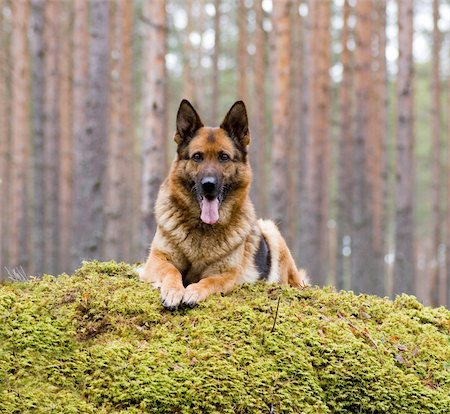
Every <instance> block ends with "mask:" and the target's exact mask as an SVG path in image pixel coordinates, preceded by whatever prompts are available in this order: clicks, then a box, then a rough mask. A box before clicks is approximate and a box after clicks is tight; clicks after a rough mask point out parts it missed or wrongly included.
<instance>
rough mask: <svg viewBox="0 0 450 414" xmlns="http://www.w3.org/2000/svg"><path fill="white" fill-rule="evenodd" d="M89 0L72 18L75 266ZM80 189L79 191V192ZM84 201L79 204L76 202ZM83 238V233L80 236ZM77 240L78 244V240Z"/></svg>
mask: <svg viewBox="0 0 450 414" xmlns="http://www.w3.org/2000/svg"><path fill="white" fill-rule="evenodd" d="M88 23H89V3H88V1H87V0H78V1H76V2H75V3H74V22H73V62H76V64H74V65H73V139H74V141H73V142H74V158H73V197H74V205H73V221H72V231H73V247H72V251H71V254H72V266H73V267H77V266H79V265H80V257H81V255H82V254H83V253H82V251H81V247H82V246H81V240H80V241H79V242H76V236H75V233H76V232H77V227H78V220H83V203H84V200H83V197H84V196H83V194H82V193H81V191H82V190H83V187H82V184H83V183H81V182H77V181H78V180H80V179H81V177H82V175H83V174H84V171H83V168H84V164H83V151H84V145H85V143H84V138H83V137H84V126H85V123H86V113H85V104H86V96H87V79H88V76H89V46H88V45H89V27H88ZM78 193H80V194H78ZM78 203H81V204H80V205H77V204H78ZM78 237H79V238H80V239H81V238H82V234H80V235H79V236H78ZM76 243H78V245H77V244H76Z"/></svg>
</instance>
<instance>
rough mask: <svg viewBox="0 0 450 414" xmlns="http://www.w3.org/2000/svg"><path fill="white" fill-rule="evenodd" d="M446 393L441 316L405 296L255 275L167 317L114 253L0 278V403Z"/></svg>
mask: <svg viewBox="0 0 450 414" xmlns="http://www.w3.org/2000/svg"><path fill="white" fill-rule="evenodd" d="M278 301H279V310H278V316H277V318H276V323H275V327H274V329H273V330H272V328H273V326H274V318H275V314H276V308H277V304H278ZM449 394H450V312H449V311H448V310H445V309H444V308H440V309H430V308H426V307H424V306H422V305H421V304H420V303H418V302H417V301H416V299H414V298H413V297H410V296H401V297H398V298H397V299H396V300H395V301H389V300H387V299H380V298H378V297H374V296H366V295H359V296H356V295H354V294H353V293H351V292H340V293H336V292H334V291H333V290H331V289H317V288H307V289H304V290H296V289H292V288H289V287H279V286H268V285H264V284H256V285H251V286H243V287H241V288H238V289H236V290H235V291H234V292H233V293H232V294H230V295H228V296H226V297H221V296H218V295H215V296H212V297H210V298H209V299H208V300H207V301H206V302H204V303H203V304H201V305H200V306H198V307H197V308H195V309H181V310H178V311H175V312H169V311H166V310H164V309H163V308H162V306H161V304H160V300H159V295H158V292H156V291H155V290H153V289H152V288H151V287H150V286H149V285H146V284H143V283H141V282H139V281H137V280H136V277H135V275H134V271H133V268H132V267H130V266H128V265H125V264H116V263H113V262H109V263H98V262H92V263H86V264H85V265H84V266H83V267H82V268H81V269H79V270H78V271H76V272H75V274H74V275H73V276H67V275H65V276H64V275H63V276H61V277H58V278H55V277H51V276H46V277H44V278H43V279H42V280H32V281H29V282H25V283H17V282H16V283H11V284H6V285H3V286H0V412H5V413H27V412H36V413H118V412H127V413H144V412H150V413H233V414H234V413H334V412H346V413H408V414H411V413H450V396H449Z"/></svg>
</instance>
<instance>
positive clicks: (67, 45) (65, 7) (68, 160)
mask: <svg viewBox="0 0 450 414" xmlns="http://www.w3.org/2000/svg"><path fill="white" fill-rule="evenodd" d="M72 16H73V3H72V2H64V3H61V5H60V19H59V25H58V33H59V34H58V37H59V39H61V41H60V53H59V56H58V59H59V73H60V76H59V91H60V93H59V107H60V118H59V119H60V127H59V130H60V163H59V183H60V188H59V217H60V246H61V247H60V260H59V261H60V271H61V272H69V270H70V266H71V264H70V260H71V256H70V251H71V245H72V216H73V212H72V206H73V202H72V200H73V199H72V197H73V175H72V169H73V130H72V125H73V124H72V121H73V119H72V113H73V106H72V102H73V95H72V87H71V79H72V70H73V66H72V59H71V56H72V40H71V36H70V35H69V34H70V33H71V30H72V26H71V19H72ZM77 64H78V62H77Z"/></svg>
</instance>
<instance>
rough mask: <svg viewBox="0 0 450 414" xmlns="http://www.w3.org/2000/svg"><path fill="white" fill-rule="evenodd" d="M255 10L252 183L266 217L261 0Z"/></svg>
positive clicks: (259, 208)
mask: <svg viewBox="0 0 450 414" xmlns="http://www.w3.org/2000/svg"><path fill="white" fill-rule="evenodd" d="M254 9H255V18H256V26H255V34H254V43H255V56H254V59H253V84H254V87H253V91H254V96H253V105H252V111H253V122H252V123H251V125H250V129H251V143H250V145H251V146H252V148H253V151H252V152H251V155H253V158H252V159H251V162H252V169H253V183H252V190H253V191H252V200H253V202H254V203H255V207H256V212H257V213H258V215H259V216H262V217H264V216H265V215H266V214H267V191H266V188H267V175H266V166H267V154H266V152H267V146H266V145H267V129H266V88H265V86H266V68H267V60H266V33H265V32H264V28H263V20H264V10H263V8H262V2H260V1H256V2H255V3H254Z"/></svg>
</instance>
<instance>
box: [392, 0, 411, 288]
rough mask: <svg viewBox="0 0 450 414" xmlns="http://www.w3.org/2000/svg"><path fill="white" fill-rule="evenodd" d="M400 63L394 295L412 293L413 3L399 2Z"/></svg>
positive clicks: (407, 1)
mask: <svg viewBox="0 0 450 414" xmlns="http://www.w3.org/2000/svg"><path fill="white" fill-rule="evenodd" d="M398 5H399V8H398V24H399V37H398V41H399V51H400V54H399V59H398V75H397V101H398V109H397V112H398V120H397V122H398V127H397V170H396V177H397V182H396V215H395V277H394V292H393V293H394V294H400V293H402V292H406V293H410V294H413V293H414V292H415V273H416V254H415V247H414V246H415V240H414V128H413V123H414V109H413V105H414V104H413V96H414V91H413V79H414V65H413V51H412V45H413V30H414V29H413V17H414V11H413V10H414V3H413V1H411V0H401V1H399V4H398Z"/></svg>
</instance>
